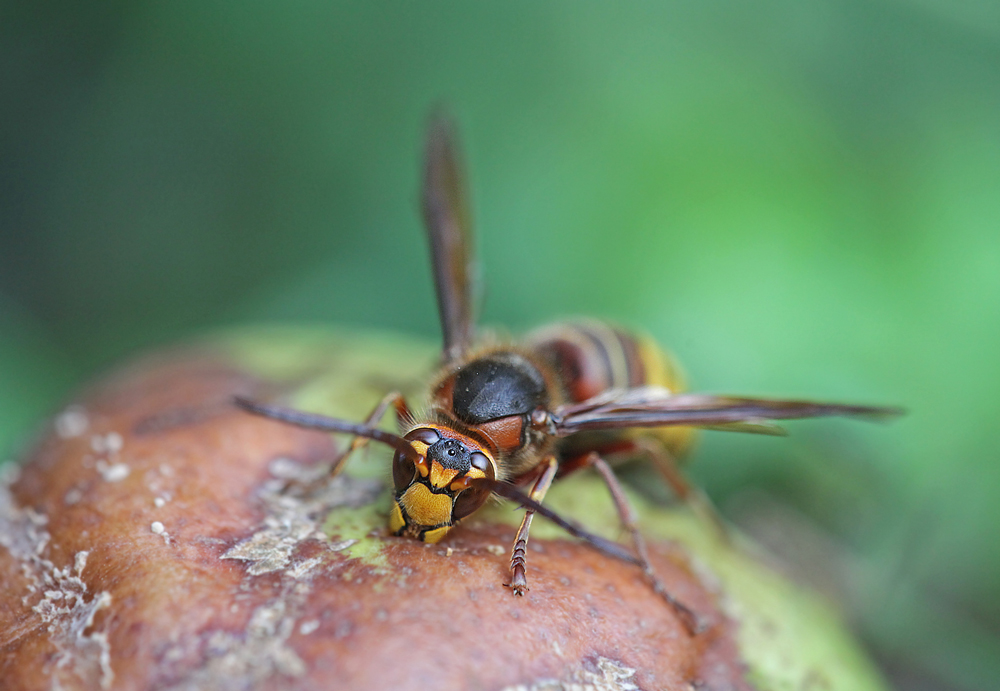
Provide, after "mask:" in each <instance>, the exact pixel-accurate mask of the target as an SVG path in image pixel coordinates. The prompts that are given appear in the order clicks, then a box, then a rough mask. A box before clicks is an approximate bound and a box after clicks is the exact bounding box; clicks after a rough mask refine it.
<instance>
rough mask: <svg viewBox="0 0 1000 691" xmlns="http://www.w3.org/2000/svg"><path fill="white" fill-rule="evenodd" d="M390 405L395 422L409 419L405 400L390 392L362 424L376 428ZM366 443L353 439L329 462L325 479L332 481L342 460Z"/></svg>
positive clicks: (360, 438) (340, 468) (408, 408)
mask: <svg viewBox="0 0 1000 691" xmlns="http://www.w3.org/2000/svg"><path fill="white" fill-rule="evenodd" d="M390 405H391V406H393V407H394V408H395V409H396V419H397V420H399V421H403V420H409V419H410V417H411V415H410V407H409V406H408V405H407V404H406V399H405V398H403V394H401V393H399V392H398V391H390V392H389V393H387V394H386V395H385V396H383V397H382V400H381V401H379V403H378V405H377V406H375V409H374V410H372V412H371V413H369V414H368V417H367V418H365V423H364V424H365V425H366V426H368V427H377V426H378V424H379V423H380V422H381V421H382V418H383V417H384V416H385V413H386V411H387V410H389V406H390ZM368 441H369V440H368V437H354V439H352V440H351V443H350V444H349V445H348V446H347V448H346V449H344V450H343V451H342V452H340V453H339V454H338V455H337V456H335V457H334V459H333V460H332V461H331V462H330V470H329V471H328V472H327V479H333V478H334V477H336V475H337V474H338V473H339V472H340V471H341V470H342V469H343V467H344V460H345V459H346V458H347V457H348V456H350V455H351V454H352V453H354V452H355V451H357V450H358V449H360V448H361V447H362V446H364V445H365V444H367V443H368Z"/></svg>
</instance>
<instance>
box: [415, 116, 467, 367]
mask: <svg viewBox="0 0 1000 691" xmlns="http://www.w3.org/2000/svg"><path fill="white" fill-rule="evenodd" d="M423 209H424V222H425V223H426V225H427V235H428V238H429V239H430V245H431V260H432V263H433V265H434V284H435V287H436V289H437V301H438V312H439V313H440V316H441V330H442V332H443V334H444V359H445V360H446V361H447V362H451V361H453V360H455V359H457V358H459V357H461V356H462V355H463V354H464V353H465V352H466V351H467V350H468V348H469V344H470V343H471V341H472V335H473V333H472V332H473V314H472V302H473V298H472V283H473V274H474V269H473V266H472V222H471V219H470V216H469V208H468V197H467V194H466V190H465V178H464V175H463V172H462V167H461V161H460V154H459V147H458V140H457V136H456V134H455V130H454V127H453V125H452V124H451V122H450V121H449V120H447V119H446V118H444V117H443V116H441V115H435V116H434V117H433V118H432V120H431V124H430V127H429V129H428V131H427V152H426V162H425V168H424V189H423Z"/></svg>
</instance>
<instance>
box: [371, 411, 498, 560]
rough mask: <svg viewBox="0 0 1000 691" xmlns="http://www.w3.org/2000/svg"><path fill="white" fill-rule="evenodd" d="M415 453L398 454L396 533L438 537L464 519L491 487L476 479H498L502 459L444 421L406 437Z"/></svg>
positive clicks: (395, 467) (391, 525)
mask: <svg viewBox="0 0 1000 691" xmlns="http://www.w3.org/2000/svg"><path fill="white" fill-rule="evenodd" d="M403 438H404V439H406V441H408V442H409V443H410V446H412V447H413V453H412V454H408V453H404V452H402V451H397V452H396V455H395V457H394V458H393V459H392V477H393V481H394V482H395V484H396V500H395V502H394V504H393V507H392V512H391V513H390V514H389V529H390V530H392V532H393V534H394V535H406V536H408V537H415V538H417V539H419V540H423V541H424V542H437V541H438V540H440V539H441V538H443V537H444V536H445V534H446V533H447V532H448V531H449V530H450V529H451V527H452V526H453V525H455V524H456V523H457V522H458V521H460V520H462V519H463V518H465V517H466V516H468V515H469V514H471V513H472V512H473V511H475V510H476V509H478V508H479V507H480V506H482V505H483V504H484V503H485V502H486V499H487V498H489V496H490V490H489V489H488V488H484V487H476V486H475V480H479V479H490V480H493V479H495V478H496V461H494V460H493V457H492V455H491V454H490V452H489V451H488V450H487V449H485V448H483V446H482V445H481V444H479V443H477V442H476V441H474V440H473V439H471V438H469V437H467V436H465V435H463V434H460V433H458V432H455V431H454V430H450V429H447V428H444V427H441V426H438V425H423V426H421V427H417V428H416V429H413V430H411V431H410V432H408V433H407V434H406V435H405V436H404V437H403Z"/></svg>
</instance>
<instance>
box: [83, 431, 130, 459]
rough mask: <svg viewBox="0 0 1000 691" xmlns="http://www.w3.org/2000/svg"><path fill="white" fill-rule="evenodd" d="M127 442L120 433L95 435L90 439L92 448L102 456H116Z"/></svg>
mask: <svg viewBox="0 0 1000 691" xmlns="http://www.w3.org/2000/svg"><path fill="white" fill-rule="evenodd" d="M124 444H125V440H124V439H122V435H120V434H118V432H108V433H107V434H95V435H94V436H92V437H91V438H90V448H91V449H92V450H93V451H94V453H96V454H100V455H102V456H114V455H116V454H117V453H119V452H120V451H121V450H122V446H124Z"/></svg>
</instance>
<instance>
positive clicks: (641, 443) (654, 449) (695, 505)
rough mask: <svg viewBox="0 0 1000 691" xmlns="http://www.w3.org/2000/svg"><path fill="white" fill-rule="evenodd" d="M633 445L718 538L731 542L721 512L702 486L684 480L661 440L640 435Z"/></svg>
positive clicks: (674, 459)
mask: <svg viewBox="0 0 1000 691" xmlns="http://www.w3.org/2000/svg"><path fill="white" fill-rule="evenodd" d="M633 443H634V444H635V447H636V448H637V449H638V450H640V451H642V452H643V453H645V454H646V455H647V456H649V457H650V458H651V459H653V464H654V465H655V466H656V469H657V470H658V471H660V475H662V476H663V479H664V480H666V481H667V484H668V485H670V489H672V490H673V492H674V494H676V495H677V498H678V499H680V500H681V501H683V502H684V503H685V504H687V505H688V507H690V509H691V511H692V512H693V513H694V514H695V515H696V516H697V517H698V518H699V519H700V520H702V521H704V522H705V523H706V524H707V525H711V526H712V527H713V528H714V529H715V532H716V534H717V535H718V537H719V538H720V539H722V540H724V541H726V542H729V541H730V539H731V536H730V533H729V527H728V526H727V525H726V522H725V521H724V520H723V519H722V516H721V515H720V514H719V511H718V509H716V508H715V506H714V505H713V504H712V501H711V500H710V499H709V498H708V495H706V494H705V493H704V492H703V491H702V490H701V488H700V487H698V486H697V485H694V484H692V483H691V482H689V481H688V479H687V478H686V477H684V473H683V472H681V469H680V467H679V466H678V464H677V459H676V458H675V457H674V455H673V454H672V453H670V451H668V450H667V448H666V446H665V445H664V444H663V442H661V441H660V440H659V439H657V438H656V437H653V436H640V437H638V438H636V439H635V440H634V441H633Z"/></svg>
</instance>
